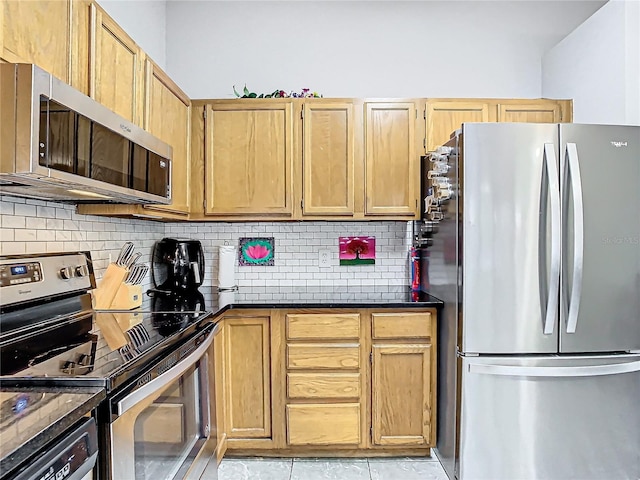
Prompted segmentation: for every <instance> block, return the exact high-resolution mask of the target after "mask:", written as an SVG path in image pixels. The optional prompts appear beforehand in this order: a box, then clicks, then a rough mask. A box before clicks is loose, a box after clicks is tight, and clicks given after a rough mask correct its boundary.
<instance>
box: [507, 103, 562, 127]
mask: <svg viewBox="0 0 640 480" xmlns="http://www.w3.org/2000/svg"><path fill="white" fill-rule="evenodd" d="M498 121H499V122H529V123H558V122H561V121H562V109H561V107H560V105H558V103H556V102H545V101H541V102H539V103H535V104H512V105H510V104H506V105H505V104H502V103H500V104H498Z"/></svg>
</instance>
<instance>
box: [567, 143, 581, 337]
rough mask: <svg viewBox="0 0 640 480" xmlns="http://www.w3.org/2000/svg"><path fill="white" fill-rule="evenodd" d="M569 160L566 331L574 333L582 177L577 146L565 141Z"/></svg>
mask: <svg viewBox="0 0 640 480" xmlns="http://www.w3.org/2000/svg"><path fill="white" fill-rule="evenodd" d="M566 151H567V155H566V158H567V159H568V160H569V161H568V165H569V175H570V178H571V187H572V188H573V218H574V224H573V231H574V234H573V276H572V280H571V299H570V301H569V314H568V316H567V333H576V327H577V326H578V311H579V309H580V297H581V296H582V265H583V260H584V245H583V243H584V218H583V216H584V209H583V205H582V179H581V177H580V163H579V161H578V148H577V147H576V144H575V143H567V149H566Z"/></svg>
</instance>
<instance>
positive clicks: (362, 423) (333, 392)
mask: <svg viewBox="0 0 640 480" xmlns="http://www.w3.org/2000/svg"><path fill="white" fill-rule="evenodd" d="M284 321H285V324H286V338H287V347H286V348H287V353H286V377H287V400H286V407H285V408H286V422H287V423H286V432H287V435H286V438H287V445H288V446H289V447H295V446H323V445H324V446H327V445H331V446H336V445H349V446H351V447H365V446H366V443H365V439H366V417H365V414H366V402H365V398H366V397H365V396H364V395H363V392H364V390H365V388H364V387H365V386H364V382H365V365H366V353H365V352H364V345H363V342H362V341H361V331H362V325H361V324H362V317H361V315H360V313H359V312H353V313H294V312H291V313H285V315H284Z"/></svg>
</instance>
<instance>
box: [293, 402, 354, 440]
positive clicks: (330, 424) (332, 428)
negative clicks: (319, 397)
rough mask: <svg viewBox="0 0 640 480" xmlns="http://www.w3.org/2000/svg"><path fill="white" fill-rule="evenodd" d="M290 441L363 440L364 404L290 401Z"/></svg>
mask: <svg viewBox="0 0 640 480" xmlns="http://www.w3.org/2000/svg"><path fill="white" fill-rule="evenodd" d="M287 443H288V444H289V445H291V446H294V445H351V446H357V445H358V444H360V404H359V403H336V404H332V403H321V404H293V405H287Z"/></svg>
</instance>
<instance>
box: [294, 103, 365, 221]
mask: <svg viewBox="0 0 640 480" xmlns="http://www.w3.org/2000/svg"><path fill="white" fill-rule="evenodd" d="M302 132H303V140H302V169H303V175H302V178H303V200H302V214H303V215H346V216H353V214H354V198H355V196H354V161H355V150H354V148H355V145H354V144H355V137H354V133H353V132H354V115H353V104H352V103H351V102H337V101H336V102H331V103H315V102H305V103H304V104H303V106H302Z"/></svg>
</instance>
